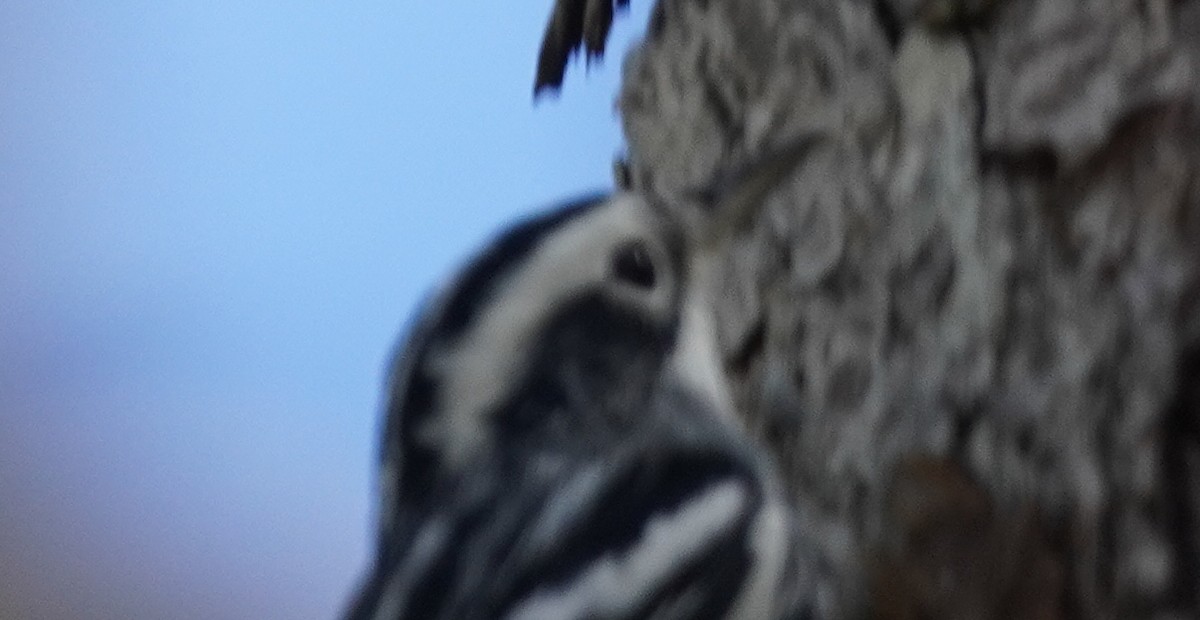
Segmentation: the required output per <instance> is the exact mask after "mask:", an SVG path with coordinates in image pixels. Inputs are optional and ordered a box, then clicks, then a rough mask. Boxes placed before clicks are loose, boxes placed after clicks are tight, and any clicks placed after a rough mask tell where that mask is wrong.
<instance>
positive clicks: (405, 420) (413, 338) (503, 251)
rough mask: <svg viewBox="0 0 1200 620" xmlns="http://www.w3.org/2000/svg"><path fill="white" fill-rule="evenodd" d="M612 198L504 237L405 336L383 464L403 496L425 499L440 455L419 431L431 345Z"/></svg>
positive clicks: (569, 208) (429, 394) (426, 406)
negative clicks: (552, 236) (563, 229)
mask: <svg viewBox="0 0 1200 620" xmlns="http://www.w3.org/2000/svg"><path fill="white" fill-rule="evenodd" d="M608 198H609V195H608V194H604V193H596V194H591V195H588V196H584V197H581V198H578V199H576V200H573V201H571V202H568V203H566V204H564V205H562V206H560V207H559V208H557V209H554V210H551V211H549V212H547V213H543V214H541V215H535V216H532V217H530V218H528V219H527V220H525V221H523V222H520V223H518V224H516V225H514V226H512V227H511V228H509V229H507V230H505V231H503V232H502V233H500V234H499V235H498V237H497V238H496V239H495V240H494V241H493V242H492V243H491V244H490V245H489V246H487V248H485V249H484V250H483V251H482V252H481V253H480V254H478V255H477V256H476V257H475V258H474V259H472V260H471V262H470V263H469V264H468V265H467V266H466V267H465V268H464V269H463V270H462V271H461V272H460V273H459V274H458V275H457V276H456V277H455V278H454V279H453V280H452V281H451V283H450V285H449V287H448V288H447V289H446V290H445V291H443V292H442V293H441V294H439V295H436V296H434V297H432V298H430V299H426V301H425V302H424V303H422V304H421V307H420V309H419V310H418V312H417V316H416V320H415V322H414V323H413V324H412V326H411V327H410V328H409V329H408V330H407V331H408V335H407V337H406V339H405V342H404V345H403V349H402V353H401V354H400V356H399V357H397V358H396V360H395V361H394V362H393V364H392V368H393V369H392V384H391V394H390V395H389V402H388V405H387V420H386V422H385V428H384V433H383V438H382V440H383V442H382V448H381V449H382V459H383V460H384V461H389V460H394V461H398V464H399V465H400V466H399V467H398V469H399V475H400V476H401V482H400V487H401V488H400V489H399V491H400V494H401V495H403V496H406V497H407V498H408V499H410V500H411V499H417V498H420V497H424V496H425V495H426V492H427V490H428V489H427V488H426V487H427V486H428V484H429V483H430V481H431V479H432V474H433V471H434V468H435V467H436V465H437V454H436V452H434V451H433V450H430V449H428V448H426V447H423V446H422V445H421V442H420V441H418V440H417V437H416V433H415V431H416V429H418V428H422V426H423V424H424V422H425V421H426V419H427V416H428V415H429V414H430V413H431V412H432V407H433V394H434V392H435V391H436V388H437V382H436V378H435V377H431V376H429V375H428V373H426V372H425V370H424V368H423V364H422V363H421V362H422V360H423V359H424V357H425V355H426V353H427V352H428V351H429V348H430V346H431V344H432V343H433V342H435V341H438V340H444V339H452V338H454V337H455V336H457V335H459V334H461V333H462V332H463V331H464V330H465V329H467V327H468V326H469V325H470V323H471V321H472V319H473V318H474V317H475V316H476V315H477V314H478V313H479V312H480V311H481V310H482V309H483V308H484V307H485V306H486V303H487V301H488V300H489V299H490V298H491V297H492V295H493V293H494V292H495V287H496V286H497V285H498V284H499V283H500V282H502V281H503V278H504V276H505V275H507V274H509V273H511V272H512V270H513V269H515V268H517V267H518V266H519V265H520V264H521V263H522V262H523V261H524V260H525V259H526V258H527V257H528V256H529V255H530V253H531V252H533V251H534V249H535V248H536V247H537V246H538V242H539V241H540V240H541V239H542V238H544V237H545V235H546V233H547V232H548V231H550V230H553V229H554V228H556V227H559V226H562V225H563V224H565V223H566V222H568V221H570V220H573V219H575V218H577V217H580V216H582V215H584V214H586V213H587V212H588V211H590V210H591V209H593V208H595V207H597V206H600V205H602V204H604V203H605V202H606V201H607V200H608Z"/></svg>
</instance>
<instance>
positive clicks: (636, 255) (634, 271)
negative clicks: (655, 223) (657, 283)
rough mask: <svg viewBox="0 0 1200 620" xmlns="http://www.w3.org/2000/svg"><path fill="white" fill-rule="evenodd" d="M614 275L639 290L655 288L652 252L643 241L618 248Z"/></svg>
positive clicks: (614, 254) (614, 259) (613, 266)
mask: <svg viewBox="0 0 1200 620" xmlns="http://www.w3.org/2000/svg"><path fill="white" fill-rule="evenodd" d="M612 274H613V276H615V277H616V278H617V279H619V280H623V281H625V282H627V283H629V284H632V285H634V286H636V287H638V288H651V287H653V286H654V279H655V273H654V261H653V260H651V258H650V250H649V248H647V247H646V244H645V243H642V242H641V241H631V242H629V243H626V244H625V245H622V246H621V247H619V248H617V251H616V252H614V253H613V257H612Z"/></svg>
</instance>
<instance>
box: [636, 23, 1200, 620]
mask: <svg viewBox="0 0 1200 620" xmlns="http://www.w3.org/2000/svg"><path fill="white" fill-rule="evenodd" d="M1197 5H1200V3H1197V2H1170V1H1167V0H1004V1H997V2H985V1H983V0H979V1H974V2H961V1H960V2H954V1H950V0H944V1H940V2H939V1H936V0H894V1H891V2H887V1H884V0H879V1H875V2H871V1H867V0H809V1H805V2H795V1H787V0H707V1H702V0H660V2H659V5H658V6H657V7H656V9H655V19H654V23H653V24H652V25H651V28H650V30H649V32H648V34H647V36H646V38H645V40H644V41H643V42H642V43H641V44H640V45H639V46H638V47H637V48H635V49H634V50H633V51H632V52H631V53H630V55H629V56H628V57H627V59H626V64H625V69H624V86H623V91H622V93H621V95H620V109H621V113H622V119H623V124H624V129H625V134H626V137H627V140H628V144H629V153H628V157H629V164H630V167H629V169H630V170H631V172H632V176H633V179H634V182H635V183H636V184H637V185H638V186H639V187H641V189H643V190H645V191H649V192H652V193H654V194H656V195H658V196H660V197H661V198H663V200H664V201H665V202H666V203H668V204H672V203H678V202H679V201H680V200H682V199H681V198H680V196H681V195H682V194H681V190H682V189H683V188H688V187H696V186H702V185H704V183H705V180H707V179H710V178H712V177H714V176H715V175H717V174H718V173H719V172H720V171H721V170H724V169H728V168H730V167H735V166H737V165H738V164H741V163H744V162H746V161H748V160H749V159H751V158H752V157H753V155H754V154H755V153H759V152H761V151H763V150H764V149H766V148H767V147H768V146H770V145H772V144H778V143H781V142H785V141H787V140H791V139H794V138H796V137H797V136H800V135H805V134H818V135H823V136H826V137H828V138H829V142H828V146H827V147H825V148H823V149H821V150H819V151H818V152H816V153H814V154H813V155H812V156H811V157H810V158H809V159H808V160H807V161H806V162H805V163H804V165H803V166H802V167H801V168H800V169H799V170H798V171H797V172H796V174H795V175H794V177H793V178H791V179H790V180H789V182H787V183H785V184H784V185H782V186H781V187H779V188H778V189H777V190H776V191H775V192H774V193H773V195H772V197H771V198H770V200H769V203H768V204H767V205H766V208H765V210H764V213H763V216H762V217H761V218H760V219H759V220H758V221H757V222H756V224H755V225H754V227H753V229H752V230H750V231H748V232H747V234H746V235H745V238H744V239H742V241H741V243H740V245H739V246H738V248H737V249H736V250H735V251H734V252H733V254H732V255H731V256H730V257H729V258H728V261H727V263H726V264H725V266H724V272H723V277H722V283H721V286H720V290H719V291H717V299H718V306H717V308H716V311H717V314H718V318H719V338H720V342H721V346H722V348H723V351H724V353H725V355H726V362H727V370H728V371H729V373H730V376H731V377H732V378H733V381H734V384H735V389H736V397H737V399H738V402H739V405H740V406H741V407H742V409H743V410H744V411H745V412H746V416H747V424H748V425H749V427H750V428H751V429H753V432H754V433H756V434H757V435H758V437H759V438H760V439H761V440H762V441H763V442H764V443H765V444H766V445H767V446H769V448H770V449H771V450H772V452H773V453H774V456H775V457H776V458H777V460H778V462H779V463H780V465H781V468H782V469H783V471H784V472H785V477H786V478H787V481H788V483H789V485H790V488H791V490H792V492H793V494H794V496H795V498H796V501H797V504H798V506H799V507H800V512H801V515H802V517H803V526H804V528H805V530H806V531H807V532H809V534H810V535H811V536H812V538H813V540H814V542H815V544H816V547H817V551H815V552H814V558H812V559H811V561H812V562H813V564H812V565H811V566H810V567H809V571H808V574H810V575H812V579H813V581H812V582H811V583H810V584H808V585H809V586H810V589H811V595H812V596H813V597H815V598H816V599H817V601H816V603H817V608H818V611H820V612H823V614H824V615H827V616H839V615H845V614H848V613H851V611H852V610H855V609H859V608H861V606H862V605H863V604H864V601H865V600H866V598H867V597H868V593H867V589H866V586H864V585H863V584H864V583H865V579H866V578H865V575H866V574H867V573H868V572H869V569H870V566H869V565H870V564H871V561H870V557H871V554H872V550H873V549H880V548H888V547H889V545H890V546H891V547H894V548H900V547H904V545H905V544H906V543H904V541H900V542H897V541H896V540H895V539H896V537H897V536H902V535H901V534H898V533H897V531H898V529H897V528H898V526H897V524H896V522H895V519H896V517H895V516H894V515H893V514H891V513H889V509H888V508H887V506H888V499H887V498H888V489H889V488H890V485H891V484H892V482H891V481H892V480H893V473H894V472H895V471H896V470H897V467H898V465H899V464H900V463H902V462H903V461H904V460H905V459H908V458H910V457H912V456H913V455H930V456H932V457H937V458H944V459H947V460H950V461H954V462H957V463H959V464H961V465H962V467H963V468H964V469H965V470H966V471H967V472H969V474H970V477H971V478H972V479H973V480H974V481H976V482H977V484H978V485H979V486H980V487H982V488H983V489H985V490H986V491H987V494H988V497H989V498H990V501H992V502H994V505H995V508H994V512H995V513H996V514H997V515H1005V514H1026V513H1024V512H1022V510H1023V509H1024V507H1030V506H1032V507H1033V511H1034V514H1036V520H1037V522H1038V523H1039V524H1040V525H1039V528H1040V529H1039V531H1041V530H1044V531H1045V532H1047V534H1046V536H1045V543H1044V545H1043V546H1044V547H1045V550H1044V551H1045V553H1049V554H1052V555H1053V556H1054V557H1056V558H1057V560H1056V562H1057V564H1053V563H1052V564H1047V566H1061V571H1058V572H1057V573H1056V572H1055V570H1051V569H1047V571H1046V574H1047V575H1057V577H1047V578H1046V579H1047V580H1048V581H1047V583H1049V582H1050V581H1053V582H1054V583H1055V584H1057V583H1058V581H1055V579H1058V578H1061V582H1062V584H1063V587H1062V589H1063V590H1064V591H1063V592H1062V593H1061V594H1055V595H1054V596H1055V597H1057V598H1055V599H1054V601H1055V602H1053V603H1047V604H1045V605H1042V606H1041V607H1039V609H1043V610H1044V609H1049V610H1051V611H1050V612H1046V613H1048V614H1050V615H1045V616H1042V617H1087V618H1104V617H1109V618H1115V617H1120V618H1131V617H1197V615H1198V614H1200V607H1198V601H1197V596H1196V592H1197V591H1200V578H1198V576H1197V572H1196V571H1197V562H1198V559H1197V558H1198V557H1200V555H1198V553H1200V549H1198V541H1197V536H1196V531H1197V530H1198V529H1200V521H1197V519H1196V518H1197V516H1198V514H1197V513H1198V509H1200V508H1198V503H1200V487H1198V485H1200V482H1198V481H1200V451H1198V448H1197V446H1198V443H1197V440H1196V437H1197V435H1198V434H1200V433H1198V431H1197V429H1198V428H1200V422H1198V421H1197V419H1196V416H1197V412H1196V410H1195V408H1194V407H1195V406H1196V402H1195V401H1196V400H1197V399H1196V398H1192V399H1191V400H1187V399H1184V398H1183V397H1182V396H1181V394H1183V393H1184V392H1188V389H1189V388H1194V385H1193V384H1194V383H1195V382H1197V381H1200V373H1198V371H1197V368H1200V364H1196V363H1190V364H1187V363H1185V361H1186V360H1189V359H1194V358H1195V353H1194V351H1195V350H1196V349H1197V342H1198V341H1200V317H1198V316H1197V314H1198V313H1197V312H1196V300H1197V299H1198V298H1200V295H1198V292H1200V279H1198V277H1197V269H1196V267H1197V264H1198V260H1197V259H1198V256H1200V254H1198V252H1200V239H1198V238H1197V237H1196V234H1197V232H1200V224H1198V222H1200V216H1198V215H1197V208H1198V207H1200V189H1198V184H1197V183H1196V182H1195V181H1194V176H1195V171H1196V162H1197V154H1198V153H1197V148H1198V147H1197V145H1198V143H1200V133H1197V131H1196V125H1195V120H1196V114H1195V112H1196V107H1197V102H1198V101H1200V97H1198V96H1197V93H1198V92H1200V90H1197V88H1196V83H1195V80H1194V79H1193V77H1192V70H1193V65H1194V61H1195V59H1196V58H1197V54H1200V46H1198V45H1197V44H1196V41H1197V36H1200V10H1198V8H1197ZM1181 399H1182V400H1181ZM989 510H993V509H989ZM997 531H1004V532H1009V533H1010V534H1011V532H1013V531H1019V532H1026V531H1027V530H1022V529H1020V528H1017V529H1015V530H1014V529H1011V528H1010V529H1003V528H1001V529H1000V530H997ZM817 556H819V557H817ZM1030 557H1032V556H1030ZM1039 557H1040V556H1039ZM961 561H962V560H961V559H960V560H955V562H961ZM818 562H819V563H820V568H818V567H817V563H818ZM1018 564H1019V562H1018ZM997 570H999V569H997ZM1013 570H1017V571H1022V570H1025V569H1023V568H1020V567H1018V568H1016V569H1013ZM984 572H987V571H984ZM993 572H994V571H993ZM963 574H964V575H966V574H970V571H963ZM964 578H965V577H964ZM987 579H989V580H991V583H993V584H994V585H993V586H989V588H991V590H995V591H997V592H999V591H1005V592H1007V594H996V595H995V596H994V597H993V598H991V599H988V598H987V596H986V595H980V596H982V597H983V599H981V600H984V601H985V602H983V603H971V604H970V605H968V604H966V603H961V602H959V603H956V604H941V603H939V604H938V605H940V606H937V605H934V607H935V608H936V609H934V610H933V611H934V612H937V611H938V610H940V613H943V614H944V616H943V617H952V615H953V613H955V612H952V611H947V610H957V613H965V612H964V611H963V610H966V609H975V607H972V606H971V605H976V604H977V605H980V606H982V608H986V607H988V605H991V608H990V610H989V613H991V614H993V616H994V617H1005V616H1004V614H1005V613H1012V611H1011V610H1013V609H1018V607H1013V606H1012V605H1013V603H1011V602H1009V603H1004V602H1003V601H1005V600H1009V599H1011V597H1012V596H1014V595H1013V594H1012V592H1011V590H1013V589H1014V588H1020V589H1022V591H1033V590H1037V589H1038V588H1037V587H1034V586H1030V585H1029V584H1027V583H1025V582H1022V581H1021V580H1020V578H1018V577H1014V576H1012V575H1004V574H1001V575H996V574H991V575H989V576H988V577H987ZM1021 584H1024V585H1021ZM1042 585H1043V586H1045V584H1042ZM1039 587H1040V586H1039ZM1053 587H1055V588H1056V587H1057V586H1053ZM1048 588H1050V587H1049V586H1047V587H1043V588H1042V589H1048ZM967 589H969V588H967ZM983 590H988V588H983V589H982V590H981V591H983ZM991 590H988V591H991ZM964 591H965V590H964ZM1004 597H1009V599H1005V598H1004ZM987 601H992V602H993V603H994V604H993V603H988V602H987ZM997 601H999V602H997ZM929 605H933V604H932V603H927V604H926V606H929ZM954 605H958V606H957V607H955V606H954ZM1001 605H1007V607H1006V608H1005V609H1008V610H1009V611H1008V612H1006V611H1004V609H1000V608H999V607H1000V606H1001ZM1020 609H1032V607H1020ZM1172 614H1174V616H1173V615H1172ZM983 617H987V616H983Z"/></svg>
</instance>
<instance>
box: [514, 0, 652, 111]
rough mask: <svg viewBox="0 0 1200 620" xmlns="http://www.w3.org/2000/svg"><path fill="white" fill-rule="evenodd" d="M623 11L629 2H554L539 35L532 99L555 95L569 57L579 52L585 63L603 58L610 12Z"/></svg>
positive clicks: (559, 86) (607, 0)
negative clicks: (543, 28) (582, 52)
mask: <svg viewBox="0 0 1200 620" xmlns="http://www.w3.org/2000/svg"><path fill="white" fill-rule="evenodd" d="M627 8H629V0H557V1H556V2H555V3H554V10H553V11H552V12H551V13H550V20H549V22H548V23H547V24H546V32H545V34H543V35H542V48H541V51H540V53H539V54H538V64H537V77H536V78H535V79H534V83H533V96H534V97H535V98H536V97H537V96H539V95H541V94H542V93H543V92H546V91H553V92H557V91H558V90H559V89H560V88H561V87H562V83H563V76H564V75H565V74H566V70H567V64H568V63H569V62H570V61H571V56H572V55H574V54H575V53H576V52H578V51H579V50H580V49H581V48H582V49H583V50H584V53H585V54H586V56H587V60H588V62H591V60H592V59H594V58H595V59H599V58H603V57H604V49H605V46H606V45H607V43H608V34H609V32H610V31H611V30H612V22H613V12H614V9H627Z"/></svg>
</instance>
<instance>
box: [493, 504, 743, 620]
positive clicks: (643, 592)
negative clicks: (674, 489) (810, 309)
mask: <svg viewBox="0 0 1200 620" xmlns="http://www.w3.org/2000/svg"><path fill="white" fill-rule="evenodd" d="M747 500H748V497H747V492H746V489H745V488H744V486H743V485H742V484H741V483H740V482H737V481H732V480H731V481H728V482H723V483H721V484H717V485H713V486H711V487H709V488H708V490H707V492H706V493H704V494H702V495H699V496H696V497H695V498H693V499H691V500H689V501H687V502H685V503H684V504H682V505H681V506H680V507H679V509H678V510H676V511H675V512H673V513H670V514H666V515H662V516H660V517H657V518H655V519H653V520H651V521H649V522H648V523H647V524H646V527H645V529H644V530H643V534H642V537H641V538H640V539H639V540H638V541H637V542H636V543H634V545H633V547H631V548H630V549H629V551H628V553H626V554H624V555H622V556H617V555H616V554H610V555H606V556H603V557H602V558H600V559H598V560H597V561H595V562H594V563H593V564H592V565H591V566H590V567H588V568H587V569H586V570H584V571H583V572H582V573H580V574H579V575H578V576H576V577H575V578H574V579H572V580H571V581H569V582H567V583H565V584H562V585H561V586H556V587H554V588H553V589H551V590H548V589H542V590H537V591H535V592H534V593H533V594H532V595H531V596H530V597H529V598H528V599H526V600H525V601H524V602H523V603H522V604H521V605H520V606H519V607H517V608H516V609H515V610H513V612H512V613H511V614H509V616H508V617H509V618H511V619H513V620H535V619H542V618H580V617H584V616H585V615H587V616H589V617H592V616H600V617H606V618H607V617H613V616H621V617H623V616H626V615H628V614H630V613H632V612H633V611H635V610H637V609H638V608H639V607H641V606H642V605H643V604H644V603H645V599H646V597H648V596H650V595H651V594H652V593H653V592H654V591H655V590H656V589H657V588H659V587H660V586H661V585H662V584H663V583H664V582H665V581H666V580H668V579H670V578H671V577H672V576H674V575H675V574H676V570H677V569H678V567H679V566H680V565H681V564H686V563H687V562H688V561H690V560H691V559H692V558H694V557H695V556H696V555H697V554H699V553H701V552H702V551H704V549H705V548H706V547H707V546H708V544H709V543H710V542H711V541H712V539H713V538H714V537H716V536H719V535H721V534H722V533H724V532H725V531H727V530H728V529H729V528H731V527H733V526H735V525H736V524H737V523H738V521H739V520H740V515H741V513H742V512H743V511H744V510H745V508H746V502H747Z"/></svg>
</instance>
